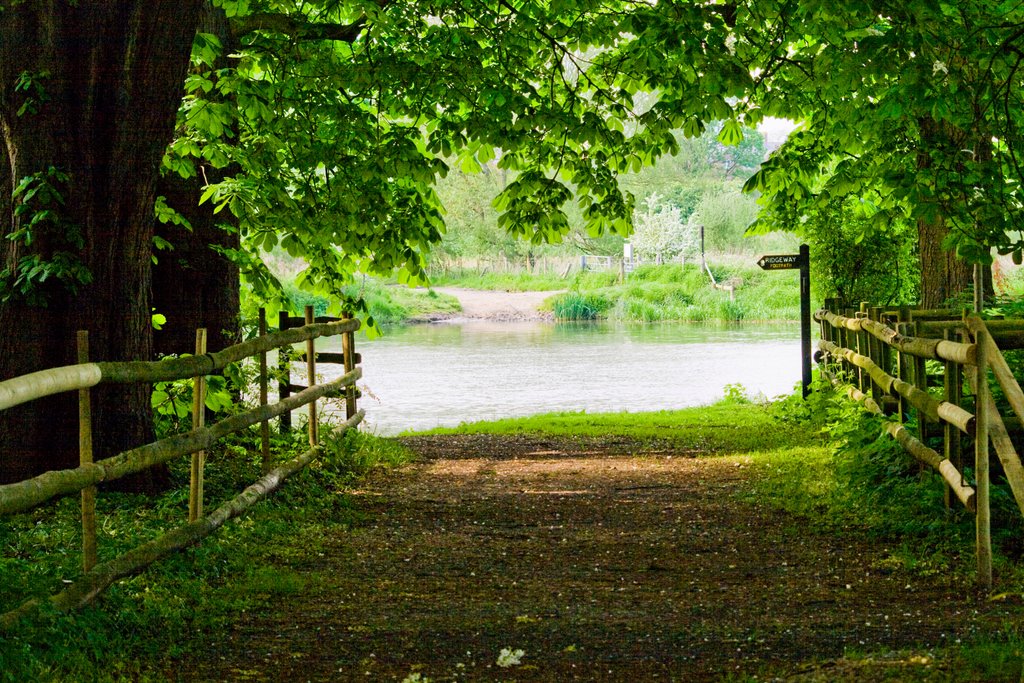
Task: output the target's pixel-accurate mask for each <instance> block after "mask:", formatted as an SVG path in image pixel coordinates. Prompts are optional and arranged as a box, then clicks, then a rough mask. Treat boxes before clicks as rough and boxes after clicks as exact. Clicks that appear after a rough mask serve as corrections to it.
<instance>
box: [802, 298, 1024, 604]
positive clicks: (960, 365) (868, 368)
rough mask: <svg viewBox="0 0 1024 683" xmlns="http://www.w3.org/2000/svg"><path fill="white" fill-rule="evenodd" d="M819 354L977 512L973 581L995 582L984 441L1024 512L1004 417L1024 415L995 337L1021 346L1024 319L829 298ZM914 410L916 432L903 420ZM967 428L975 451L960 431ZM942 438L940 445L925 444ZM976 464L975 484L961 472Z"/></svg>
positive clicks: (1023, 478) (1023, 418)
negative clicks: (850, 304) (1004, 407)
mask: <svg viewBox="0 0 1024 683" xmlns="http://www.w3.org/2000/svg"><path fill="white" fill-rule="evenodd" d="M814 317H815V319H816V320H818V322H819V323H820V324H821V341H820V342H819V343H818V349H819V351H818V353H817V354H816V358H817V360H818V362H819V364H820V367H821V370H822V373H823V374H824V375H825V376H826V377H827V378H829V379H830V380H831V381H832V382H833V384H835V385H837V386H842V387H845V390H846V393H847V395H848V396H849V397H850V398H852V399H854V400H856V401H859V402H861V403H862V405H863V406H864V408H865V409H866V410H868V411H870V412H872V413H875V414H877V415H883V416H892V417H894V419H893V420H890V421H887V422H886V423H885V430H886V431H887V432H888V433H889V434H890V435H891V436H892V437H893V438H895V439H896V440H897V441H898V442H899V443H900V444H901V445H902V446H903V448H904V449H905V450H906V451H907V452H908V453H910V454H911V455H912V456H914V457H915V458H916V459H917V460H919V461H920V462H922V463H924V464H925V465H927V466H929V467H932V468H934V469H935V470H936V471H937V472H939V474H940V475H941V476H942V478H943V479H944V480H945V482H946V501H947V505H949V504H951V503H952V501H953V499H954V498H955V499H957V500H959V501H960V503H962V504H963V505H964V506H965V507H966V508H967V509H968V510H970V511H971V512H973V513H974V514H975V522H976V530H977V533H976V553H977V561H978V582H979V584H980V585H982V586H983V587H986V588H988V587H991V585H992V549H991V535H990V508H989V465H990V444H991V446H994V447H995V451H996V454H997V456H998V458H999V461H1000V463H1001V465H1002V468H1003V472H1004V474H1005V477H1006V481H1007V483H1008V485H1009V487H1010V490H1011V492H1012V494H1013V497H1014V500H1015V501H1016V503H1017V506H1018V508H1020V510H1021V512H1022V513H1024V467H1022V466H1021V460H1020V456H1019V455H1018V454H1017V450H1016V448H1015V447H1014V444H1013V441H1012V439H1011V438H1010V434H1009V432H1008V431H1007V425H1008V424H1011V425H1013V426H1016V427H1019V426H1020V425H1022V424H1024V392H1022V391H1021V388H1020V385H1019V384H1018V383H1017V380H1016V379H1015V378H1014V376H1013V373H1012V372H1011V371H1010V368H1009V365H1008V364H1007V362H1006V359H1005V358H1004V357H1003V354H1002V351H1001V350H1000V347H1002V348H1004V349H1020V348H1024V321H984V320H982V319H981V318H980V317H978V316H977V315H975V314H970V313H967V314H961V315H958V314H956V313H955V312H952V311H948V310H921V309H912V308H910V307H906V306H904V307H902V308H899V309H886V308H884V307H872V306H869V305H867V304H861V305H860V307H859V308H858V309H856V310H854V309H849V308H843V307H841V306H839V305H838V303H837V302H836V301H834V300H829V301H826V303H825V306H824V308H823V309H822V310H820V311H818V312H817V313H816V314H815V316H814ZM990 371H991V374H992V375H994V377H995V379H996V381H997V382H998V385H999V387H1000V388H1001V389H1002V392H1003V394H1004V396H1005V398H1006V401H1007V402H1008V404H1009V407H1010V409H1011V410H1012V411H1013V413H1014V414H1015V418H1014V419H1012V420H1010V419H1004V417H1003V416H1002V415H1001V414H1000V412H999V410H998V408H997V406H996V402H995V401H994V399H993V398H992V396H991V393H990V391H989V372H990ZM911 416H913V417H915V418H916V422H917V428H916V433H911V431H910V430H909V429H907V428H906V427H905V426H904V423H905V422H906V421H907V420H908V418H909V417H911ZM965 436H966V437H970V438H973V442H974V444H973V445H974V449H973V450H974V453H973V456H974V457H973V459H971V458H969V456H968V455H967V454H965V449H964V437H965ZM938 442H941V446H940V447H939V448H940V449H941V450H937V449H936V448H933V447H932V446H931V445H930V444H933V443H935V444H937V443H938ZM967 465H971V466H973V469H974V479H975V485H974V487H972V486H971V485H970V483H969V482H967V481H966V480H965V479H964V476H963V472H964V468H965V466H967Z"/></svg>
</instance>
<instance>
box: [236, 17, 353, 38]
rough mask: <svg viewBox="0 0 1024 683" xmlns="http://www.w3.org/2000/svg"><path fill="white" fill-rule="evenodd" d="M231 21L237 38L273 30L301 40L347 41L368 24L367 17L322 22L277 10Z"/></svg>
mask: <svg viewBox="0 0 1024 683" xmlns="http://www.w3.org/2000/svg"><path fill="white" fill-rule="evenodd" d="M230 21H231V32H232V33H233V34H234V35H235V37H236V38H240V37H241V36H244V35H247V34H250V33H254V32H255V31H272V32H274V33H281V34H284V35H286V36H288V37H290V38H297V39H300V40H337V41H341V42H345V43H351V42H353V41H354V40H355V39H356V38H358V37H359V34H360V33H362V31H363V27H364V26H365V25H366V18H365V17H364V18H361V19H359V20H358V21H355V22H353V23H351V24H322V23H315V22H310V21H306V20H304V19H297V18H296V17H294V16H291V15H288V14H279V13H276V12H257V13H255V14H250V15H248V16H244V17H233V18H232V19H231V20H230Z"/></svg>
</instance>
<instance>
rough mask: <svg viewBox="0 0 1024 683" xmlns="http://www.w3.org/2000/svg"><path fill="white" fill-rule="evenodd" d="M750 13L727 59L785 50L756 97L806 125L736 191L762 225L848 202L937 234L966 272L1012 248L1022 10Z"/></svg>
mask: <svg viewBox="0 0 1024 683" xmlns="http://www.w3.org/2000/svg"><path fill="white" fill-rule="evenodd" d="M748 7H750V8H751V9H752V12H751V15H750V19H751V24H752V25H751V30H749V31H744V32H741V33H739V38H738V41H737V43H736V48H735V49H736V50H737V51H738V52H742V53H744V54H751V55H753V54H754V53H756V52H759V51H760V50H762V49H763V46H764V44H765V41H773V42H775V41H778V42H779V43H780V44H783V45H786V46H787V48H788V52H787V54H786V55H784V56H783V55H781V54H779V56H778V58H776V59H775V60H774V62H773V63H772V64H770V65H767V64H766V65H765V72H764V74H763V77H762V79H761V87H760V89H759V90H760V92H758V93H756V95H755V96H756V97H757V98H758V99H759V101H761V102H762V103H763V106H764V108H765V109H766V110H767V111H768V112H770V113H772V114H775V115H779V116H786V117H790V118H793V119H797V120H800V121H802V122H803V124H802V126H801V128H800V129H799V130H798V131H797V132H796V133H794V134H793V135H791V136H790V139H789V141H788V142H787V144H786V145H784V146H783V148H782V149H780V150H779V152H778V153H777V154H775V155H774V156H773V157H772V159H770V160H769V161H768V162H767V163H766V164H765V165H763V166H762V168H761V169H760V170H759V171H758V172H757V173H756V174H754V176H753V177H752V178H751V179H750V181H749V182H748V184H747V187H748V189H757V190H759V191H761V192H763V193H764V194H765V197H766V199H767V202H766V212H765V213H764V215H763V217H762V225H765V226H772V227H780V226H782V227H785V226H790V227H792V226H794V225H796V223H795V222H794V218H795V217H796V216H799V215H807V214H811V213H815V212H818V213H820V212H821V211H823V210H826V209H827V208H828V207H829V206H837V205H838V204H841V203H842V201H843V200H844V198H848V197H859V198H863V199H865V200H868V201H870V202H871V203H872V204H874V205H875V206H877V207H878V209H879V210H878V211H877V212H876V213H875V214H874V216H873V218H872V220H873V221H874V222H875V224H876V225H877V226H879V227H880V228H883V229H884V228H885V226H898V225H900V224H902V221H903V220H904V219H905V218H909V219H910V220H911V221H914V222H917V223H918V225H919V226H922V227H923V226H928V225H940V226H941V227H942V228H943V229H944V230H945V231H946V232H947V233H948V236H947V237H946V240H945V246H946V247H949V248H954V249H956V250H957V252H958V254H959V255H960V256H961V257H963V258H965V259H968V260H970V261H981V262H986V263H987V262H989V261H990V256H989V247H991V246H994V247H999V248H1000V249H1002V250H1004V251H1005V250H1010V249H1014V248H1018V247H1019V244H1020V239H1021V235H1020V233H1019V231H1018V229H1017V226H1019V224H1020V219H1021V208H1022V206H1021V182H1022V180H1024V173H1022V172H1021V168H1022V165H1021V163H1020V162H1021V155H1022V149H1021V145H1022V143H1024V138H1022V137H1021V134H1020V131H1021V124H1022V122H1024V121H1022V116H1024V108H1022V104H1024V102H1022V99H1021V96H1022V93H1021V77H1020V67H1021V63H1022V61H1024V59H1022V55H1024V43H1022V38H1024V30H1022V27H1024V5H1021V4H1020V3H1019V2H1005V1H996V2H973V1H972V2H950V1H939V2H931V1H925V0H913V1H910V2H890V1H888V0H882V1H876V0H870V1H865V2H856V3H832V4H824V3H820V2H758V3H756V4H753V5H749V6H748ZM780 37H781V38H780ZM837 203H838V204H837ZM897 229H898V228H897ZM922 236H923V233H922ZM926 265H927V264H926Z"/></svg>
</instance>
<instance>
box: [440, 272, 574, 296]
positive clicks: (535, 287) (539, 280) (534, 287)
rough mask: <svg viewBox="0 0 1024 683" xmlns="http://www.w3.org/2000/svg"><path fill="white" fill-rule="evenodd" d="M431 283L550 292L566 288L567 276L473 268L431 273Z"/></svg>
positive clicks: (487, 288) (507, 290)
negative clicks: (491, 271) (493, 271)
mask: <svg viewBox="0 0 1024 683" xmlns="http://www.w3.org/2000/svg"><path fill="white" fill-rule="evenodd" d="M430 283H431V284H432V285H435V286H438V287H441V286H448V287H465V288H466V289H482V290H494V291H505V292H550V291H553V290H556V289H565V288H566V287H567V286H568V285H567V280H566V278H562V277H559V276H558V274H556V273H527V272H525V271H524V272H519V273H480V272H478V271H472V270H460V271H451V272H448V273H431V275H430Z"/></svg>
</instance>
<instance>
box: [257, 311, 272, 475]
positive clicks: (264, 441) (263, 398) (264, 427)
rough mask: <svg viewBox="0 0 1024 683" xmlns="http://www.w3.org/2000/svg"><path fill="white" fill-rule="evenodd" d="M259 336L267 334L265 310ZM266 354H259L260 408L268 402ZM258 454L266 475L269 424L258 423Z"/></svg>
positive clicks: (262, 314) (268, 459) (262, 313)
mask: <svg viewBox="0 0 1024 683" xmlns="http://www.w3.org/2000/svg"><path fill="white" fill-rule="evenodd" d="M259 324H260V330H259V332H260V336H261V337H265V336H266V334H267V309H265V308H261V309H260V323H259ZM267 383H268V380H267V352H266V351H264V352H262V353H261V354H260V407H262V406H265V405H267V402H268V400H269V394H270V391H269V387H268V386H267ZM260 454H261V456H262V458H261V460H262V465H263V467H262V471H263V474H266V473H267V472H269V471H270V422H269V421H268V420H263V421H262V422H260Z"/></svg>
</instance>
